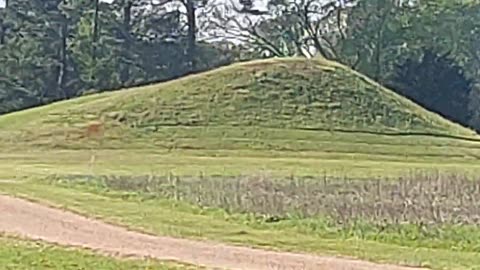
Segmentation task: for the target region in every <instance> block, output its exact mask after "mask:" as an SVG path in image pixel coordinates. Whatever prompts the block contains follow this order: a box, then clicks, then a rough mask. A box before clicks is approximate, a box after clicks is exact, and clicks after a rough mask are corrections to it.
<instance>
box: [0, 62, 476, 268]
mask: <svg viewBox="0 0 480 270" xmlns="http://www.w3.org/2000/svg"><path fill="white" fill-rule="evenodd" d="M92 121H97V123H98V121H100V122H101V130H100V131H98V132H96V133H95V134H91V133H90V131H89V130H90V129H89V127H91V125H92ZM479 171H480V137H479V136H477V135H476V134H475V133H474V132H473V131H471V130H469V129H466V128H464V127H461V126H459V125H457V124H455V123H452V122H449V121H447V120H445V119H443V118H441V117H440V116H438V115H436V114H433V113H431V112H429V111H426V110H424V109H423V108H421V107H419V106H417V105H415V104H414V103H412V102H410V101H408V100H406V99H404V98H402V97H400V96H398V95H396V94H394V93H393V92H391V91H390V90H388V89H385V88H383V87H381V86H379V85H377V84H375V83H374V82H372V81H371V80H369V79H368V78H365V77H364V76H362V75H360V74H357V73H356V72H354V71H351V70H349V69H348V68H346V67H344V66H342V65H339V64H336V63H332V62H327V61H323V60H308V61H307V60H300V59H275V60H262V61H255V62H249V63H242V64H236V65H232V66H230V67H224V68H221V69H218V70H215V71H210V72H207V73H202V74H198V75H194V76H189V77H186V78H183V79H180V80H176V81H171V82H167V83H163V84H158V85H150V86H145V87H139V88H135V89H128V90H124V91H116V92H109V93H101V94H94V95H90V96H85V97H81V98H78V99H73V100H69V101H64V102H59V103H55V104H50V105H47V106H44V107H40V108H34V109H30V110H26V111H22V112H17V113H13V114H9V115H3V116H1V117H0V193H3V194H8V195H13V196H19V197H23V198H27V199H30V200H35V201H40V202H42V203H46V204H51V205H54V206H57V207H63V208H66V209H69V210H72V211H74V212H78V213H81V214H84V215H88V216H94V217H97V218H100V219H103V220H105V221H107V222H110V223H115V224H120V225H122V226H126V227H129V228H132V229H135V230H139V231H143V232H148V233H151V234H155V235H162V236H172V237H180V238H189V239H196V240H212V241H218V242H223V243H229V244H235V245H243V246H253V247H261V248H265V249H274V250H283V251H297V252H308V253H313V254H324V255H325V254H326V255H342V256H352V257H355V258H359V259H365V260H371V261H375V262H389V263H394V264H400V265H412V266H425V267H431V268H433V269H480V267H477V266H480V256H478V252H480V249H479V246H478V243H479V242H480V230H479V229H478V228H477V227H476V226H475V224H477V223H478V219H479V218H480V213H479V212H478V209H479V205H478V201H480V188H479V186H478V181H479V180H478V172H479ZM399 178H402V179H399ZM3 241H12V240H8V239H7V240H3ZM55 252H56V251H55ZM55 252H53V251H52V254H53V255H48V256H56V255H55ZM49 253H50V252H49ZM99 260H100V259H99ZM60 263H61V262H60ZM112 263H113V262H112ZM475 267H477V268H475Z"/></svg>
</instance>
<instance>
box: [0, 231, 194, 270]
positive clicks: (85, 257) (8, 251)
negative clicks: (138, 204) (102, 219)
mask: <svg viewBox="0 0 480 270" xmlns="http://www.w3.org/2000/svg"><path fill="white" fill-rule="evenodd" d="M0 268H1V269H5V270H10V269H11V270H24V269H25V270H27V269H28V270H30V269H35V270H43V269H59V270H60V269H61V270H78V269H102V270H117V269H118V270H120V269H125V270H130V269H139V270H140V269H144V270H146V269H152V270H153V269H158V270H174V269H178V270H180V269H193V268H191V267H187V266H181V265H180V264H175V263H162V262H156V261H152V260H144V261H140V260H131V259H129V260H127V259H115V258H112V257H105V256H100V255H96V254H94V253H93V252H90V251H85V250H78V249H73V248H63V247H57V246H53V245H50V244H45V243H42V242H33V241H25V240H20V239H16V238H11V237H5V236H1V235H0Z"/></svg>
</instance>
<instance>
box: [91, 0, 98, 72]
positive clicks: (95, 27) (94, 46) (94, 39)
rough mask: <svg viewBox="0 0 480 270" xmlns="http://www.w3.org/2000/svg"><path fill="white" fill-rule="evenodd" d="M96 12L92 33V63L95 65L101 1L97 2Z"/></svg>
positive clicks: (96, 0)
mask: <svg viewBox="0 0 480 270" xmlns="http://www.w3.org/2000/svg"><path fill="white" fill-rule="evenodd" d="M94 5H95V12H94V15H93V32H92V62H93V63H94V64H95V61H96V60H97V42H98V31H99V26H98V9H99V0H95V3H94Z"/></svg>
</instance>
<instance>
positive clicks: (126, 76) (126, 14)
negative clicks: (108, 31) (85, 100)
mask: <svg viewBox="0 0 480 270" xmlns="http://www.w3.org/2000/svg"><path fill="white" fill-rule="evenodd" d="M132 6H133V2H132V1H131V0H130V1H128V2H127V3H126V4H125V6H124V7H123V29H124V35H125V36H124V40H125V42H124V45H123V46H124V48H123V50H124V53H125V55H128V54H129V53H130V49H131V38H130V30H131V25H130V24H131V20H132ZM129 80H130V67H129V66H128V63H123V65H122V69H121V71H120V81H121V83H122V86H127V83H128V81H129Z"/></svg>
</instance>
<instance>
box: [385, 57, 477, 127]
mask: <svg viewBox="0 0 480 270" xmlns="http://www.w3.org/2000/svg"><path fill="white" fill-rule="evenodd" d="M389 84H390V85H391V86H392V89H396V90H397V91H398V92H400V93H401V94H402V95H404V96H406V97H408V98H410V99H412V100H415V101H416V102H418V103H419V104H421V105H422V106H423V107H425V108H427V109H429V110H431V111H434V112H437V113H439V114H441V115H443V116H444V117H446V118H448V119H452V120H453V121H456V122H458V123H461V124H463V125H465V126H468V125H469V121H470V119H471V116H470V112H469V108H468V106H466V104H468V102H469V98H470V92H471V88H472V82H471V81H470V80H469V79H467V78H466V77H465V75H464V73H463V70H462V69H461V68H460V67H459V66H456V65H455V63H454V61H453V60H452V59H451V56H449V55H437V54H436V53H435V52H434V51H431V50H426V51H425V53H424V55H423V56H422V58H421V59H407V60H406V61H405V62H404V63H401V64H399V65H397V66H396V67H395V69H394V73H393V75H392V78H389Z"/></svg>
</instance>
